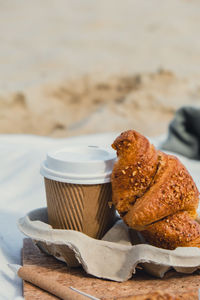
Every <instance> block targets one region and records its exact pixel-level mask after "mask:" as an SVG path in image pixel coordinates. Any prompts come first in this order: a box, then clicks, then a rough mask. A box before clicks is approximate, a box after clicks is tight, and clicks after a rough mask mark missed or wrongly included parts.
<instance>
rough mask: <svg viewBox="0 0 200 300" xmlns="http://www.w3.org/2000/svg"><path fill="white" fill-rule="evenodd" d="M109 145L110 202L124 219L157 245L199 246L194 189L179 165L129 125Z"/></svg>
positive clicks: (195, 188) (184, 170) (169, 246)
mask: <svg viewBox="0 0 200 300" xmlns="http://www.w3.org/2000/svg"><path fill="white" fill-rule="evenodd" d="M112 147H113V148H114V149H115V150H116V151H117V156H118V160H117V161H116V163H115V165H114V168H113V172H112V176H111V183H112V193H113V194H112V202H113V204H114V205H115V207H116V209H117V210H118V212H119V214H120V215H121V217H122V218H123V220H124V221H125V223H126V224H127V225H128V226H129V227H131V228H133V229H136V230H138V231H141V233H142V235H143V236H144V237H145V239H146V240H147V241H148V242H149V243H150V244H152V245H155V246H157V247H160V248H165V249H175V248H176V247H188V246H193V247H195V246H196V247H200V224H199V223H198V222H196V221H195V218H196V216H197V212H196V209H197V207H198V202H199V191H198V189H197V187H196V185H195V183H194V181H193V179H192V177H191V176H190V174H189V173H188V171H187V169H186V168H185V167H184V166H183V164H182V163H181V162H180V161H179V160H178V159H177V158H176V157H175V156H172V155H167V154H165V153H163V152H161V151H159V150H156V149H155V147H154V146H153V145H151V144H150V142H149V141H148V139H147V138H145V137H144V136H142V135H141V134H140V133H138V132H136V131H134V130H128V131H126V132H123V133H122V134H121V135H120V136H118V137H117V138H116V140H115V141H114V143H113V144H112Z"/></svg>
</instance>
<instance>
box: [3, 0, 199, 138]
mask: <svg viewBox="0 0 200 300" xmlns="http://www.w3.org/2000/svg"><path fill="white" fill-rule="evenodd" d="M199 16H200V1H199V0H190V1H189V0H168V1H159V0H148V1H147V0H140V1H136V0H108V1H107V0H101V1H93V0H59V1H56V0H48V1H47V0H43V1H39V0H35V1H26V0H20V1H16V0H15V1H13V0H6V1H5V0H0V41H1V42H0V133H28V134H29V133H31V134H39V135H48V136H53V137H65V136H73V135H79V134H84V133H95V132H108V131H117V132H118V131H123V130H125V129H129V128H134V129H136V130H138V131H141V132H142V133H144V134H146V135H149V136H150V135H157V134H161V133H164V132H166V130H167V126H168V123H169V121H170V120H171V118H172V117H173V115H174V112H175V111H176V110H177V109H178V108H179V107H181V106H182V105H199V104H200V38H199V32H200V17H199Z"/></svg>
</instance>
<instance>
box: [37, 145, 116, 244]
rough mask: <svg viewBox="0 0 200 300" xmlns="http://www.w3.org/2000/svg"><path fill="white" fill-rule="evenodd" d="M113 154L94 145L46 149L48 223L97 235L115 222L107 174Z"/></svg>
mask: <svg viewBox="0 0 200 300" xmlns="http://www.w3.org/2000/svg"><path fill="white" fill-rule="evenodd" d="M115 160H116V155H115V153H114V152H113V151H112V150H108V149H103V148H99V147H94V146H77V145H76V146H70V147H66V148H64V149H59V150H54V151H51V152H48V154H47V157H46V160H45V161H44V162H43V163H42V165H41V169H40V172H41V174H42V175H43V176H44V181H45V190H46V199H47V208H48V219H49V224H50V225H51V226H52V227H53V228H57V229H72V230H78V231H81V232H83V233H85V234H87V235H88V236H90V237H93V238H96V239H100V238H101V237H102V236H103V235H104V234H105V233H106V232H107V231H108V230H109V229H110V228H111V226H112V225H113V224H114V220H115V209H114V207H113V206H110V203H111V197H112V190H111V183H110V175H111V172H112V168H113V164H114V162H115Z"/></svg>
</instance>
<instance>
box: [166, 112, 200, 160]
mask: <svg viewBox="0 0 200 300" xmlns="http://www.w3.org/2000/svg"><path fill="white" fill-rule="evenodd" d="M162 149H163V150H168V151H172V152H177V153H179V154H182V155H184V156H186V157H188V158H192V159H200V108H196V107H190V106H185V107H182V108H180V109H179V110H177V112H176V114H175V116H174V119H173V120H172V122H171V123H170V125H169V132H168V137H167V140H166V141H165V142H164V143H163V144H162Z"/></svg>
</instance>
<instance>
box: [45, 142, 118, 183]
mask: <svg viewBox="0 0 200 300" xmlns="http://www.w3.org/2000/svg"><path fill="white" fill-rule="evenodd" d="M115 160H116V154H115V152H114V151H112V149H106V148H101V147H99V146H82V145H81V146H80V145H74V146H67V147H66V148H62V149H57V150H53V151H50V152H48V153H47V156H46V160H45V161H43V162H42V164H41V168H40V173H41V174H42V175H43V176H44V177H46V178H48V179H52V180H55V181H60V182H67V183H74V184H100V183H106V182H110V175H111V173H112V169H113V165H114V162H115Z"/></svg>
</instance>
